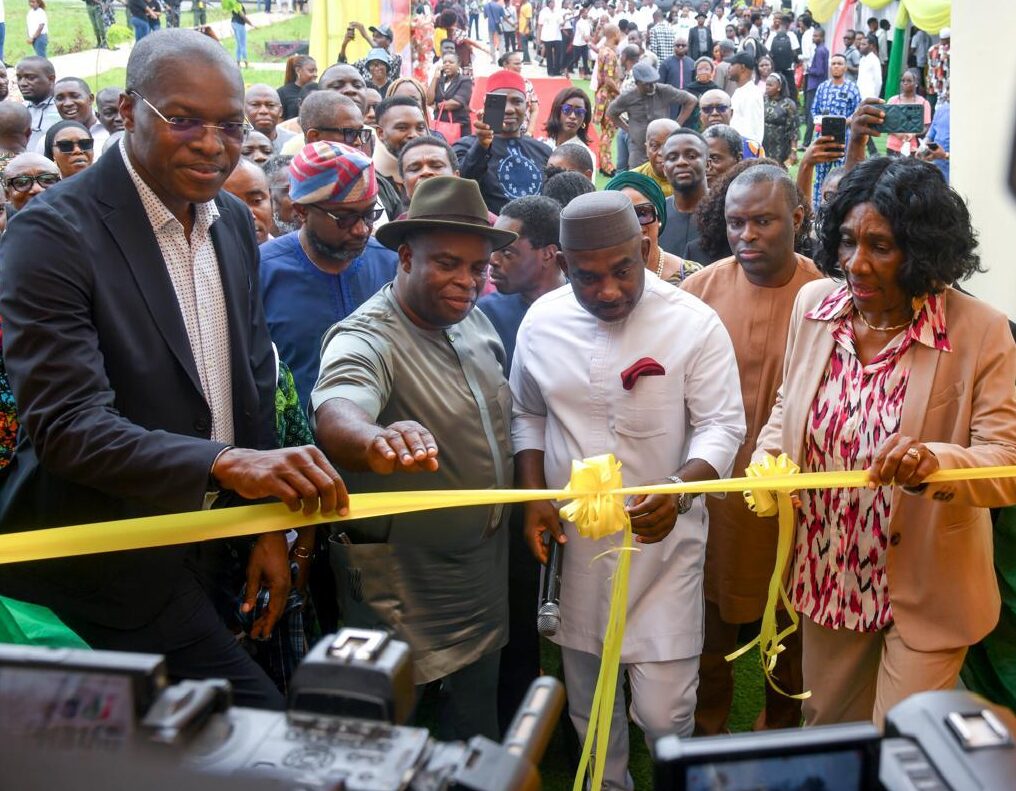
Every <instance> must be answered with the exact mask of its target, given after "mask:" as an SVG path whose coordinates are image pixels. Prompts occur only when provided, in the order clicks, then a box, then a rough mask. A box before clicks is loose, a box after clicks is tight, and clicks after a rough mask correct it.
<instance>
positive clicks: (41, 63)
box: [15, 55, 56, 80]
mask: <svg viewBox="0 0 1016 791" xmlns="http://www.w3.org/2000/svg"><path fill="white" fill-rule="evenodd" d="M22 66H29V67H31V68H33V69H38V70H39V71H41V72H42V73H43V74H45V75H46V76H47V77H49V78H50V79H51V80H55V79H56V69H55V68H53V61H51V60H50V59H49V58H44V57H42V56H41V55H29V56H28V57H27V58H22V59H21V60H19V61H18V65H17V66H16V67H15V70H17V69H19V68H21V67H22Z"/></svg>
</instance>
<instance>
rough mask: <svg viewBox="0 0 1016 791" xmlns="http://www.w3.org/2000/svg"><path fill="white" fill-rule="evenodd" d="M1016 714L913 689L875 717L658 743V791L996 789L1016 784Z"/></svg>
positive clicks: (965, 695) (952, 694)
mask: <svg viewBox="0 0 1016 791" xmlns="http://www.w3.org/2000/svg"><path fill="white" fill-rule="evenodd" d="M1013 731H1016V717H1014V716H1013V713H1012V712H1011V711H1008V710H1006V709H1003V708H1001V707H998V706H993V705H992V704H990V703H988V702H987V701H986V700H984V699H983V698H981V697H979V696H977V695H974V694H972V693H969V692H962V691H940V692H922V693H919V694H916V695H912V696H911V697H909V698H907V699H906V700H905V701H903V702H902V703H899V704H898V705H896V706H894V707H893V708H892V710H890V712H889V714H888V715H887V717H886V728H885V736H884V737H883V735H882V734H881V733H879V731H878V729H877V728H875V726H874V725H873V724H871V723H849V724H844V725H827V726H820V727H814V728H804V729H793V730H777V731H766V732H760V733H743V734H735V735H729V736H707V737H703V738H698V739H687V740H681V739H678V738H677V737H674V736H664V737H662V738H660V739H659V740H657V741H656V743H655V745H654V750H653V752H654V758H655V761H656V767H655V771H656V785H655V787H656V789H657V791H712V789H724V791H740V790H743V789H751V791H765V790H766V789H773V791H776V790H777V789H779V791H791V789H818V788H822V789H836V791H869V790H870V791H997V790H998V789H1003V788H1013V787H1014V778H1016V746H1014V744H1013V739H1012V732H1013Z"/></svg>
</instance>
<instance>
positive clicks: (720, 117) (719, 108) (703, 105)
mask: <svg viewBox="0 0 1016 791" xmlns="http://www.w3.org/2000/svg"><path fill="white" fill-rule="evenodd" d="M733 114H734V110H733V104H732V103H731V100H730V94H728V93H727V92H726V91H721V90H719V89H717V88H713V89H712V90H708V91H706V92H705V93H704V94H702V96H701V97H700V98H699V118H700V119H701V120H702V130H703V131H705V130H706V129H708V128H709V127H710V126H717V125H719V124H724V125H726V126H730V127H731V128H733V126H732V125H731V123H730V119H731V117H733ZM734 131H735V132H736V131H737V130H736V129H735V130H734ZM737 133H738V135H740V137H741V159H757V158H758V157H764V156H765V155H766V150H765V149H764V148H763V147H762V143H761V142H759V140H756V139H755V138H751V137H745V136H744V135H743V134H741V133H740V132H737Z"/></svg>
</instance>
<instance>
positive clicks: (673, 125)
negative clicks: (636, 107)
mask: <svg viewBox="0 0 1016 791" xmlns="http://www.w3.org/2000/svg"><path fill="white" fill-rule="evenodd" d="M680 128H681V125H680V124H679V123H678V122H677V121H675V120H673V119H672V118H656V119H654V120H652V121H650V122H649V126H647V127H646V156H647V157H649V164H650V167H652V169H653V172H654V173H656V175H657V176H658V177H659V178H661V179H665V178H666V177H667V176H666V174H665V173H664V171H663V144H664V143H665V142H667V138H668V137H670V136H671V135H672V134H673V133H674V132H676V131H677V130H678V129H680Z"/></svg>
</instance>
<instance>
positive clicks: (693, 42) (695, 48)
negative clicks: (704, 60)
mask: <svg viewBox="0 0 1016 791" xmlns="http://www.w3.org/2000/svg"><path fill="white" fill-rule="evenodd" d="M705 31H706V47H705V49H702V47H700V46H699V34H698V26H697V25H696V26H695V27H693V28H692V29H691V30H689V31H688V57H690V58H691V59H692V60H698V59H699V58H701V57H702V56H703V55H708V56H709V57H712V55H713V33H712V31H711V30H710V29H709V25H708V24H707V25H706V26H705Z"/></svg>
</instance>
